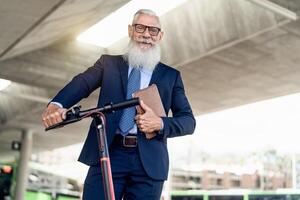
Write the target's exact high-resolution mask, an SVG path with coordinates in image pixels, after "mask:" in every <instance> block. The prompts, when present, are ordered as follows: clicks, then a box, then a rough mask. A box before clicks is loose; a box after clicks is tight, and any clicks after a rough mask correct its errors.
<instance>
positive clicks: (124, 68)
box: [119, 58, 128, 98]
mask: <svg viewBox="0 0 300 200" xmlns="http://www.w3.org/2000/svg"><path fill="white" fill-rule="evenodd" d="M119 70H120V75H121V80H122V87H123V92H124V97H125V98H126V94H127V82H128V64H127V62H126V61H125V60H124V59H123V58H121V61H120V63H119Z"/></svg>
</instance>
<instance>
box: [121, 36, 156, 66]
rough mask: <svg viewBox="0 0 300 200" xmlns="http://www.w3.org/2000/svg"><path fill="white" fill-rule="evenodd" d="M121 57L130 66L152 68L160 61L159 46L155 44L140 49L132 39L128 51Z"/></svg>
mask: <svg viewBox="0 0 300 200" xmlns="http://www.w3.org/2000/svg"><path fill="white" fill-rule="evenodd" d="M123 57H124V59H125V60H126V61H127V62H128V65H129V66H131V67H136V68H139V67H143V68H146V69H149V70H154V68H155V66H156V65H157V64H158V63H159V61H160V46H159V45H158V44H155V45H153V46H152V47H151V48H150V49H148V50H146V51H142V50H141V49H140V48H139V47H138V45H137V44H136V43H135V42H134V41H133V40H130V42H129V44H128V51H127V53H126V54H125V55H124V56H123Z"/></svg>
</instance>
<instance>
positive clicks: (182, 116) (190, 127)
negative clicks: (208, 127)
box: [160, 72, 196, 138]
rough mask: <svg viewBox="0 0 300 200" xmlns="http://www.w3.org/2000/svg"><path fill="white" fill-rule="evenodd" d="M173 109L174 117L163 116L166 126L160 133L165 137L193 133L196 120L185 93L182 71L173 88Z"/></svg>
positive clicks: (178, 74)
mask: <svg viewBox="0 0 300 200" xmlns="http://www.w3.org/2000/svg"><path fill="white" fill-rule="evenodd" d="M171 101H172V102H171V110H172V113H173V116H172V117H163V118H162V120H163V124H164V128H163V130H162V131H160V133H161V134H162V135H163V137H164V138H165V137H177V136H183V135H187V134H192V133H193V132H194V130H195V126H196V120H195V118H194V115H193V112H192V109H191V106H190V104H189V102H188V99H187V97H186V95H185V91H184V86H183V83H182V79H181V76H180V73H179V72H178V73H177V77H176V81H175V84H174V87H173V90H172V100H171Z"/></svg>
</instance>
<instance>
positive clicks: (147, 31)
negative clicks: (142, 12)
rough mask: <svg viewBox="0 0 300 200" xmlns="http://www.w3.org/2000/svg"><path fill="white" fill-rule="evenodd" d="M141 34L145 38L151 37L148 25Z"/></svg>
mask: <svg viewBox="0 0 300 200" xmlns="http://www.w3.org/2000/svg"><path fill="white" fill-rule="evenodd" d="M143 36H144V37H147V38H149V37H151V35H150V33H149V28H148V27H147V28H146V30H145V32H144V33H143Z"/></svg>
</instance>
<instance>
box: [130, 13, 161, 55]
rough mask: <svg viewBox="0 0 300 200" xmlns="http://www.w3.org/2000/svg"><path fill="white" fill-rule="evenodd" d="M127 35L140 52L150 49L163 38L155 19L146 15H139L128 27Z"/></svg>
mask: <svg viewBox="0 0 300 200" xmlns="http://www.w3.org/2000/svg"><path fill="white" fill-rule="evenodd" d="M128 34H129V37H130V38H131V39H132V40H133V41H135V43H136V44H137V46H138V47H139V48H140V49H141V50H142V51H147V50H148V49H150V48H151V47H152V46H153V45H155V44H157V43H158V42H159V41H160V40H161V39H162V36H163V32H162V31H160V25H159V23H158V21H157V18H156V17H155V16H151V15H147V14H141V15H140V16H139V17H138V19H137V21H136V22H135V24H133V25H129V26H128Z"/></svg>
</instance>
